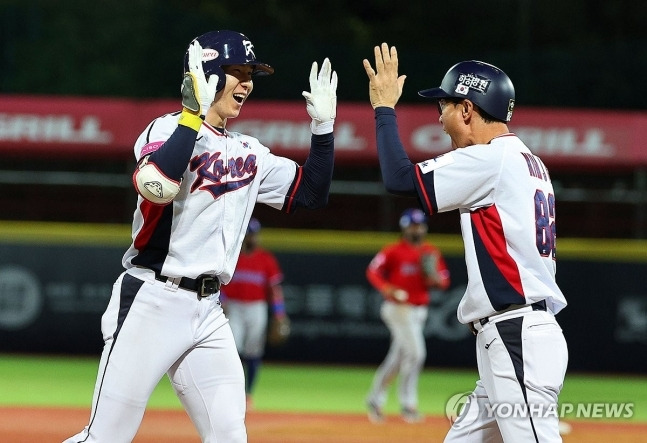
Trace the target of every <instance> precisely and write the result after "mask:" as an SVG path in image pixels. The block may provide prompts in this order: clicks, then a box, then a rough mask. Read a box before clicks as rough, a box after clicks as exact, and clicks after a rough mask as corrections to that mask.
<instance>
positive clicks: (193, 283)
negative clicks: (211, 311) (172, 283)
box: [155, 273, 220, 298]
mask: <svg viewBox="0 0 647 443" xmlns="http://www.w3.org/2000/svg"><path fill="white" fill-rule="evenodd" d="M176 278H177V277H167V276H165V275H161V274H158V273H155V280H159V281H162V282H166V281H168V280H175V279H176ZM178 286H179V287H180V288H182V289H186V290H188V291H193V292H195V293H197V294H198V298H202V297H207V296H209V295H211V294H215V293H216V292H218V291H220V280H219V279H218V277H213V276H210V275H201V276H200V277H198V278H189V277H182V278H180V282H179V283H178Z"/></svg>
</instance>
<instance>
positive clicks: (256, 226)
mask: <svg viewBox="0 0 647 443" xmlns="http://www.w3.org/2000/svg"><path fill="white" fill-rule="evenodd" d="M260 230H261V222H259V221H258V220H257V219H255V218H254V217H252V218H250V219H249V224H248V225H247V232H246V233H247V234H256V233H257V232H258V231H260Z"/></svg>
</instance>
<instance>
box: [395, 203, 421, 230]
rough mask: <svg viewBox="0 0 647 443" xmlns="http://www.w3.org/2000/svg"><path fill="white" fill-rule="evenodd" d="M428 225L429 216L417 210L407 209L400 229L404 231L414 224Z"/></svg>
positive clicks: (401, 219)
mask: <svg viewBox="0 0 647 443" xmlns="http://www.w3.org/2000/svg"><path fill="white" fill-rule="evenodd" d="M424 223H427V216H426V215H425V213H424V212H422V211H421V210H420V209H417V208H411V209H405V211H404V212H403V213H402V216H401V217H400V228H401V229H404V228H407V227H409V226H410V225H413V224H418V225H420V224H424Z"/></svg>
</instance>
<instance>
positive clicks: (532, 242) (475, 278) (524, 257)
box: [414, 133, 566, 323]
mask: <svg viewBox="0 0 647 443" xmlns="http://www.w3.org/2000/svg"><path fill="white" fill-rule="evenodd" d="M414 170H415V174H416V180H415V181H416V188H417V190H418V194H419V198H420V200H421V202H422V204H423V205H424V206H425V208H426V210H427V211H428V212H429V214H434V213H436V212H445V211H451V210H454V209H458V210H459V212H460V218H461V230H462V235H463V240H464V244H465V261H466V264H467V273H468V286H467V290H466V292H465V295H464V296H463V298H462V300H461V302H460V304H459V306H458V311H457V314H458V320H459V321H460V322H461V323H468V322H473V321H475V320H478V319H480V318H483V317H487V316H490V315H493V314H494V313H495V312H497V311H501V310H504V309H505V308H507V307H508V306H509V305H511V304H531V303H533V302H537V301H540V300H544V299H545V300H546V304H547V308H548V310H549V311H550V312H552V313H553V314H557V313H558V312H559V311H560V310H561V309H563V308H564V307H565V306H566V299H565V298H564V295H563V294H562V292H561V290H560V289H559V287H558V286H557V284H556V282H555V268H556V265H555V238H556V237H555V194H554V191H553V186H552V183H551V181H550V176H549V175H548V170H547V169H546V167H545V166H544V164H543V163H542V161H541V160H540V159H539V158H538V157H537V156H535V155H533V154H532V153H531V152H530V150H529V149H528V148H527V147H526V146H525V145H524V144H523V142H522V141H521V140H520V139H519V138H518V137H516V136H515V135H514V134H511V133H509V134H504V135H502V136H499V137H496V138H494V139H493V140H492V141H491V142H490V143H489V144H487V145H473V146H468V147H466V148H459V149H455V150H454V151H451V152H449V153H447V154H444V155H441V156H438V157H436V158H434V159H430V160H426V161H423V162H420V163H418V164H417V165H416V167H415V168H414Z"/></svg>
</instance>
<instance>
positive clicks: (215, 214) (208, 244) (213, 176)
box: [123, 112, 297, 284]
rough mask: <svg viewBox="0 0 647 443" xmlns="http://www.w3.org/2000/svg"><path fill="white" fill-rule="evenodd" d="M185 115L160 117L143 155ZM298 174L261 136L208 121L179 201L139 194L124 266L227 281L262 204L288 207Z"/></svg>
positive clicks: (147, 133) (144, 141)
mask: <svg viewBox="0 0 647 443" xmlns="http://www.w3.org/2000/svg"><path fill="white" fill-rule="evenodd" d="M179 116H180V113H179V112H178V113H175V114H167V115H165V116H162V117H160V118H158V119H156V120H154V121H153V122H152V123H151V124H150V125H149V126H148V127H147V128H146V129H145V130H144V132H142V134H141V135H140V136H139V138H138V139H137V141H136V143H135V157H136V158H137V160H139V159H140V158H142V157H143V156H145V155H148V154H150V153H151V152H154V151H155V150H156V149H158V148H159V147H160V146H161V145H162V144H163V143H164V142H165V141H166V140H167V139H168V138H169V137H170V136H171V134H172V133H173V131H175V129H176V128H177V126H178V119H179ZM296 171H297V164H296V163H295V162H294V161H293V160H290V159H287V158H284V157H279V156H276V155H273V154H272V153H271V152H270V150H269V149H268V148H267V147H265V146H263V145H262V144H261V143H260V142H259V141H258V140H257V139H255V138H253V137H249V136H246V135H243V134H239V133H236V132H229V131H224V132H220V131H218V130H217V129H215V128H213V127H212V126H210V125H209V124H208V123H206V122H205V123H203V124H202V126H201V128H200V131H199V133H198V136H197V140H196V142H195V147H194V148H193V153H192V154H191V159H190V161H189V166H188V167H187V169H186V171H185V172H184V175H183V177H182V185H181V189H180V192H179V194H178V195H177V196H176V197H175V199H174V200H173V201H172V202H171V203H170V204H168V205H166V206H160V205H155V204H152V203H151V202H149V201H147V200H145V199H143V198H142V197H141V196H138V201H137V209H136V210H135V214H134V222H133V231H132V238H133V243H132V245H131V246H130V248H129V249H128V251H126V253H125V255H124V257H123V266H124V267H125V268H126V269H130V268H132V267H133V266H143V267H147V268H150V269H153V270H155V271H157V272H159V273H161V274H162V275H165V276H168V277H189V278H196V277H198V276H199V275H202V274H207V275H216V276H218V277H219V278H220V281H221V282H222V283H223V284H226V283H228V282H229V280H231V276H232V275H233V273H234V268H235V266H236V261H237V259H238V255H239V253H240V248H241V245H242V242H243V237H244V236H245V230H246V228H247V224H248V222H249V219H250V217H251V216H252V211H253V210H254V206H255V204H256V202H257V201H258V202H259V203H265V204H267V205H269V206H272V207H274V208H276V209H282V208H283V204H284V202H285V199H286V195H287V193H288V191H289V189H290V185H291V184H292V182H293V181H294V178H295V174H296ZM196 220H200V223H199V224H198V223H196ZM205 220H208V222H205ZM232 246H233V247H232Z"/></svg>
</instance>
